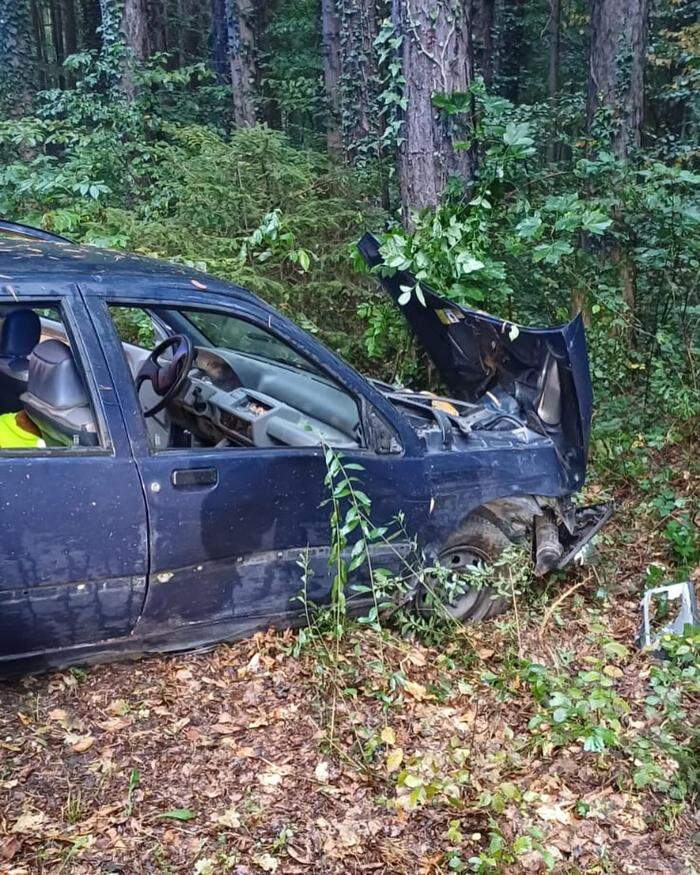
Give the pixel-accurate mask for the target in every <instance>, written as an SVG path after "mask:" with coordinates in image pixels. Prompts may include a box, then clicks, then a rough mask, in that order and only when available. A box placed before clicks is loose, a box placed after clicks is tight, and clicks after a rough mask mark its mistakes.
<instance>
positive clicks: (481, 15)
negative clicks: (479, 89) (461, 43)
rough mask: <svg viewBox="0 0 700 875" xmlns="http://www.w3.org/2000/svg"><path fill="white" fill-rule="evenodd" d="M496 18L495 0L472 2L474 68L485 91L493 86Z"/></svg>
mask: <svg viewBox="0 0 700 875" xmlns="http://www.w3.org/2000/svg"><path fill="white" fill-rule="evenodd" d="M495 16H496V0H473V2H472V13H471V21H472V42H473V45H474V68H475V70H476V72H477V73H480V74H481V76H482V77H483V80H484V83H485V85H486V87H487V89H490V88H491V85H492V84H493V73H494V68H495V61H496V58H495V51H496V47H495V45H494V40H493V29H494V25H495V21H496V19H495Z"/></svg>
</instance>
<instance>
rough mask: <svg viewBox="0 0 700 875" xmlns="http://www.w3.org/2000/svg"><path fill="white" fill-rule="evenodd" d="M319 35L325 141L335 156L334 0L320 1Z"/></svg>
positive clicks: (338, 141) (336, 53)
mask: <svg viewBox="0 0 700 875" xmlns="http://www.w3.org/2000/svg"><path fill="white" fill-rule="evenodd" d="M321 34H322V42H323V79H324V83H325V86H326V102H327V106H328V120H327V123H326V139H327V143H328V151H329V153H330V154H331V155H334V156H337V155H339V154H340V151H341V137H340V76H341V62H340V17H339V16H338V10H337V8H336V0H321Z"/></svg>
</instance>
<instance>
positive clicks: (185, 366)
mask: <svg viewBox="0 0 700 875" xmlns="http://www.w3.org/2000/svg"><path fill="white" fill-rule="evenodd" d="M171 348H172V350H173V356H172V358H171V359H170V361H168V362H166V363H165V364H161V363H160V362H159V361H158V359H159V358H160V357H161V356H162V355H163V353H164V352H166V351H167V350H169V349H171ZM193 362H194V346H193V345H192V341H191V340H190V339H189V337H187V335H185V334H172V335H171V336H170V337H166V338H165V340H163V341H161V342H160V343H159V344H158V346H157V347H156V348H155V349H154V350H153V352H152V353H151V354H150V355H149V356H148V358H147V359H146V361H145V362H144V363H143V364H142V365H141V367H140V368H139V372H138V375H137V377H136V391H137V393H138V392H139V390H140V389H141V386H142V385H143V384H144V383H145V381H146V380H149V381H150V383H151V385H152V386H153V391H154V392H155V393H156V395H160V396H161V400H160V401H158V402H157V403H156V404H154V405H153V407H149V408H148V410H144V411H143V415H144V416H155V415H156V413H160V411H161V410H162V409H163V408H164V407H165V406H166V404H168V402H169V401H171V400H172V399H173V398H174V397H175V396H176V395H177V393H178V392H179V391H180V389H181V388H182V384H183V383H184V382H185V380H186V379H187V375H188V374H189V372H190V371H191V369H192V363H193Z"/></svg>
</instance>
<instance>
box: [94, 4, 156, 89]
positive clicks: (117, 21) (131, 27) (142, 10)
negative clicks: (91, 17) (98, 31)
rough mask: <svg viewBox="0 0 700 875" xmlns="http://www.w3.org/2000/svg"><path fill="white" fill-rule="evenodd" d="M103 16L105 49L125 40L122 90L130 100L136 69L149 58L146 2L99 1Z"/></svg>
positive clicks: (120, 78)
mask: <svg viewBox="0 0 700 875" xmlns="http://www.w3.org/2000/svg"><path fill="white" fill-rule="evenodd" d="M100 11H101V13H102V41H103V45H104V47H105V48H110V47H111V46H114V45H115V44H116V43H118V42H119V41H121V40H123V42H124V44H125V45H126V49H127V52H126V57H125V58H124V59H123V63H122V65H121V66H122V69H121V76H120V77H119V88H120V90H121V91H122V92H123V93H124V94H125V95H126V96H127V97H130V98H133V97H134V95H135V93H136V83H135V81H134V69H135V66H136V65H137V64H140V63H143V62H144V61H146V60H147V59H148V57H149V55H150V42H149V37H148V24H147V19H146V0H100Z"/></svg>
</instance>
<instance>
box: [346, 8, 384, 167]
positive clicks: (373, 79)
mask: <svg viewBox="0 0 700 875" xmlns="http://www.w3.org/2000/svg"><path fill="white" fill-rule="evenodd" d="M379 2H380V0H337V10H338V18H339V39H340V88H339V104H340V107H339V111H340V120H341V125H340V127H341V132H342V139H343V144H344V146H345V151H346V155H347V158H348V160H349V161H353V160H356V159H357V158H359V157H360V156H361V155H363V154H365V153H366V152H367V151H368V149H370V150H371V148H372V145H373V144H374V143H376V142H377V140H378V138H379V124H380V120H379V107H378V105H377V103H378V97H379V91H380V83H379V71H378V69H377V61H376V49H375V47H374V41H375V39H376V38H377V33H378V29H379V8H378V6H379Z"/></svg>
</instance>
